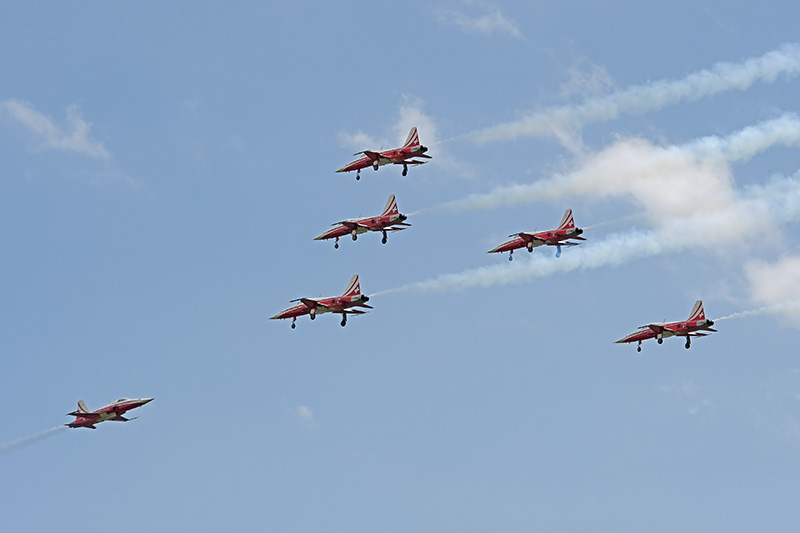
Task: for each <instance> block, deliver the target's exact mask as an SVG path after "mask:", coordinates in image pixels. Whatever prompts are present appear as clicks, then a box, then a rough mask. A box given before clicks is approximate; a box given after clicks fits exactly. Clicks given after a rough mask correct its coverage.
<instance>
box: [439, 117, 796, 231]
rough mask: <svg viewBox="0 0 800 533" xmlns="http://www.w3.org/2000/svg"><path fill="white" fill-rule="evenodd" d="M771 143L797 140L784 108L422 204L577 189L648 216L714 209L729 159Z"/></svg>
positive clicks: (728, 191)
mask: <svg viewBox="0 0 800 533" xmlns="http://www.w3.org/2000/svg"><path fill="white" fill-rule="evenodd" d="M774 146H800V117H798V116H797V115H796V114H794V113H786V114H784V115H782V116H780V117H778V118H775V119H772V120H767V121H764V122H761V123H758V124H755V125H752V126H748V127H746V128H744V129H742V130H740V131H737V132H734V133H733V134H731V135H728V136H725V137H720V136H708V137H702V138H699V139H695V140H692V141H689V142H688V143H685V144H683V145H673V146H657V145H655V144H653V143H651V142H650V141H648V140H646V139H641V138H623V139H619V140H617V141H616V142H615V143H613V144H612V145H611V146H609V147H607V148H605V149H603V150H600V151H598V152H596V153H593V154H588V155H586V156H584V157H582V158H580V159H579V161H578V162H577V163H576V164H575V168H574V169H573V170H571V171H569V172H565V173H562V174H555V175H553V176H551V177H549V178H546V179H543V180H539V181H535V182H533V183H527V184H512V185H506V186H502V187H497V188H495V189H493V190H491V191H489V192H486V193H478V194H473V195H470V196H467V197H465V198H461V199H458V200H453V201H451V202H447V203H445V204H441V205H439V206H435V207H432V208H429V209H428V210H448V211H451V212H466V211H473V210H488V209H497V208H500V207H507V206H512V205H521V204H527V203H533V202H541V201H553V200H557V199H560V198H565V197H574V196H581V195H591V196H593V197H599V198H612V197H614V198H629V199H632V200H633V201H634V202H635V203H636V204H638V205H639V206H641V207H642V208H643V209H644V210H645V211H646V212H647V213H648V215H649V216H650V217H651V218H654V219H661V218H664V217H674V216H680V215H685V214H689V213H693V212H695V211H697V210H709V209H710V210H714V209H716V208H717V207H718V206H722V207H724V206H725V205H727V203H728V202H729V201H730V199H731V195H732V191H733V177H732V174H731V171H730V165H731V164H733V163H742V162H745V161H748V160H749V159H751V158H752V157H754V156H755V155H757V154H759V153H761V152H764V151H766V150H768V149H769V148H771V147H774ZM688 191H691V194H687V192H688Z"/></svg>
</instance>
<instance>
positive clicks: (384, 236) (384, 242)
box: [381, 230, 388, 244]
mask: <svg viewBox="0 0 800 533" xmlns="http://www.w3.org/2000/svg"><path fill="white" fill-rule="evenodd" d="M387 240H388V239H387V237H386V231H385V230H384V232H383V239H381V244H386V241H387Z"/></svg>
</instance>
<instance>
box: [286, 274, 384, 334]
mask: <svg viewBox="0 0 800 533" xmlns="http://www.w3.org/2000/svg"><path fill="white" fill-rule="evenodd" d="M291 301H292V302H300V303H298V304H297V305H294V306H292V307H290V308H289V309H284V310H283V311H281V312H280V313H278V314H277V315H275V316H273V317H270V320H276V319H284V318H291V319H292V329H294V328H295V321H296V320H297V317H299V316H303V315H309V316H310V317H311V320H314V319H315V318H316V317H317V315H320V314H322V313H340V314H341V315H342V322H341V324H342V327H345V325H347V315H348V314H351V315H363V314H364V313H366V311H362V310H360V309H351V308H352V307H366V308H367V309H372V307H371V306H369V305H367V302H368V301H369V296H367V295H365V294H361V287H360V286H359V284H358V274H355V275H354V276H353V277H352V278H350V283H348V284H347V288H346V289H345V290H344V294H342V295H341V296H330V297H327V298H298V299H297V300H291Z"/></svg>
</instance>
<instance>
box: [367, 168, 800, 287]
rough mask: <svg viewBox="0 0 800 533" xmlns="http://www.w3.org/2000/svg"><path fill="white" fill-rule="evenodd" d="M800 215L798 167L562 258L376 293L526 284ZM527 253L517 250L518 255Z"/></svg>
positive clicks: (773, 225) (765, 227)
mask: <svg viewBox="0 0 800 533" xmlns="http://www.w3.org/2000/svg"><path fill="white" fill-rule="evenodd" d="M796 220H800V172H798V173H796V174H795V175H794V176H792V177H785V176H775V177H773V178H772V179H771V180H770V181H769V182H767V183H766V184H764V185H752V186H749V187H745V188H744V189H743V190H742V191H741V193H740V194H737V193H736V192H735V191H732V192H731V197H730V198H729V199H728V200H727V204H726V205H724V206H720V208H719V209H715V210H698V211H695V212H694V213H692V214H690V215H688V216H679V217H672V218H664V219H662V220H660V221H659V224H658V227H657V228H656V229H654V230H649V231H630V232H626V233H617V234H612V235H610V236H608V237H606V238H605V239H603V240H600V241H596V240H591V241H588V242H587V243H585V244H584V245H582V246H580V247H577V248H575V249H571V250H569V253H566V254H564V255H563V256H562V257H561V258H560V259H554V258H553V257H551V256H550V254H541V253H535V254H533V255H532V256H530V258H529V260H527V261H526V260H522V261H515V262H514V263H513V264H507V263H506V262H505V261H504V262H503V263H504V264H498V265H492V266H486V267H481V268H474V269H468V270H464V271H462V272H457V273H451V274H441V275H439V276H437V277H435V278H431V279H428V280H425V281H419V282H413V283H409V284H407V285H403V286H401V287H397V288H394V289H389V290H385V291H381V292H379V293H375V295H382V294H390V293H394V292H403V291H419V292H435V291H439V292H444V291H458V290H464V289H467V288H473V287H483V288H486V287H491V286H496V285H508V284H512V283H524V282H528V281H531V280H533V279H536V278H541V277H546V276H551V275H553V274H557V273H563V272H570V271H574V270H589V269H595V268H600V267H606V266H618V265H621V264H623V263H626V262H628V261H631V260H635V259H641V258H644V257H649V256H654V255H658V254H661V253H666V252H678V251H682V250H688V249H697V248H702V249H705V250H709V249H713V248H715V247H720V248H726V247H730V246H731V245H732V244H735V243H738V242H746V241H747V240H748V239H749V238H751V237H753V236H757V235H763V234H767V233H769V232H774V231H775V230H776V229H777V228H779V227H780V226H781V225H783V224H786V223H788V222H792V221H796ZM520 255H522V256H523V257H524V254H518V255H517V257H519V256H520Z"/></svg>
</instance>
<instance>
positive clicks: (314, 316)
mask: <svg viewBox="0 0 800 533" xmlns="http://www.w3.org/2000/svg"><path fill="white" fill-rule="evenodd" d="M309 316H310V317H311V320H314V319H315V318H317V315H316V314H315V313H311V314H310V315H309Z"/></svg>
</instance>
